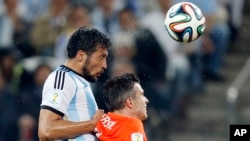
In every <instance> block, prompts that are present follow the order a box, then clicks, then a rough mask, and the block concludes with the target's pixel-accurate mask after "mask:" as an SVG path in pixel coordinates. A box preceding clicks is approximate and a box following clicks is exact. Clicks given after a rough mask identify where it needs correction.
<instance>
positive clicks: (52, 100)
mask: <svg viewBox="0 0 250 141" xmlns="http://www.w3.org/2000/svg"><path fill="white" fill-rule="evenodd" d="M55 73H56V72H54V73H52V74H51V75H50V76H49V77H48V79H47V80H46V81H45V84H44V87H43V95H42V104H41V108H42V109H48V110H51V111H53V112H55V113H57V114H59V115H60V116H63V115H64V114H65V113H66V111H67V109H68V106H69V103H70V101H71V100H72V98H73V96H74V95H75V93H76V85H75V82H74V81H73V79H72V78H71V77H70V76H69V75H68V73H66V72H62V73H61V74H62V75H64V77H60V79H58V78H57V79H56V76H55ZM63 73H64V74H63ZM57 83H60V85H61V86H62V87H60V88H58V87H57V88H56V87H55V86H56V84H57Z"/></svg>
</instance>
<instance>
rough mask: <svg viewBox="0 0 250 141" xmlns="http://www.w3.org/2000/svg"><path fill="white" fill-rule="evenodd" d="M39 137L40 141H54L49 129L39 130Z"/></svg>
mask: <svg viewBox="0 0 250 141" xmlns="http://www.w3.org/2000/svg"><path fill="white" fill-rule="evenodd" d="M38 136H39V139H40V141H50V140H53V136H52V134H51V133H50V132H49V131H48V130H47V129H43V130H42V129H39V130H38Z"/></svg>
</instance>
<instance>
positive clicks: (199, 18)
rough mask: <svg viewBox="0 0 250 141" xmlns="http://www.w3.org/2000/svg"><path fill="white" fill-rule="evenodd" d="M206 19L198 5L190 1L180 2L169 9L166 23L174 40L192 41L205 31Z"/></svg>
mask: <svg viewBox="0 0 250 141" xmlns="http://www.w3.org/2000/svg"><path fill="white" fill-rule="evenodd" d="M205 21H206V20H205V17H204V16H203V13H202V11H201V9H200V8H199V7H198V6H196V5H195V4H193V3H190V2H180V3H177V4H175V5H173V6H172V7H171V8H170V9H169V10H168V12H167V14H166V18H165V21H164V25H165V28H166V30H167V32H168V34H169V35H170V36H171V37H172V38H173V39H174V40H176V41H178V42H192V41H194V40H196V39H198V38H199V37H200V36H201V35H202V33H203V32H204V30H205Z"/></svg>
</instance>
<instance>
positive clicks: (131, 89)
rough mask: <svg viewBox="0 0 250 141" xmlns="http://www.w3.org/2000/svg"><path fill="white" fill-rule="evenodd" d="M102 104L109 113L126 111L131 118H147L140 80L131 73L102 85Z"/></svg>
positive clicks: (146, 100)
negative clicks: (103, 103)
mask: <svg viewBox="0 0 250 141" xmlns="http://www.w3.org/2000/svg"><path fill="white" fill-rule="evenodd" d="M103 97H104V102H105V104H106V106H107V108H108V110H109V111H110V112H114V111H120V110H127V112H129V114H130V116H131V117H134V118H138V119H141V120H145V119H146V118H147V109H146V107H147V103H148V99H147V98H146V97H145V96H144V91H143V89H142V87H141V85H140V80H139V78H138V77H137V76H135V75H134V74H133V73H125V74H122V75H120V76H116V77H113V78H111V79H109V80H107V81H106V82H105V84H104V85H103Z"/></svg>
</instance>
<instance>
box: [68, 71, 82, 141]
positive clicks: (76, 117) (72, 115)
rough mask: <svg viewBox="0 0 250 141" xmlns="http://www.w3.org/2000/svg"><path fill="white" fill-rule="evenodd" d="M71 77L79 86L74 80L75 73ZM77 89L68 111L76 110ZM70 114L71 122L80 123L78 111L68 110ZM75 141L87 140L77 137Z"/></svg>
mask: <svg viewBox="0 0 250 141" xmlns="http://www.w3.org/2000/svg"><path fill="white" fill-rule="evenodd" d="M70 74H71V75H69V76H70V77H71V78H72V80H73V81H74V82H75V85H77V84H76V80H75V79H74V78H73V76H72V75H74V73H70ZM77 91H78V90H77V89H76V91H75V94H74V97H73V98H72V100H71V102H70V104H69V107H68V109H76V94H77ZM67 112H68V116H69V119H70V120H71V121H80V117H79V113H78V111H76V110H68V111H67ZM73 140H74V141H85V139H84V137H83V136H79V137H76V138H74V139H73Z"/></svg>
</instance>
